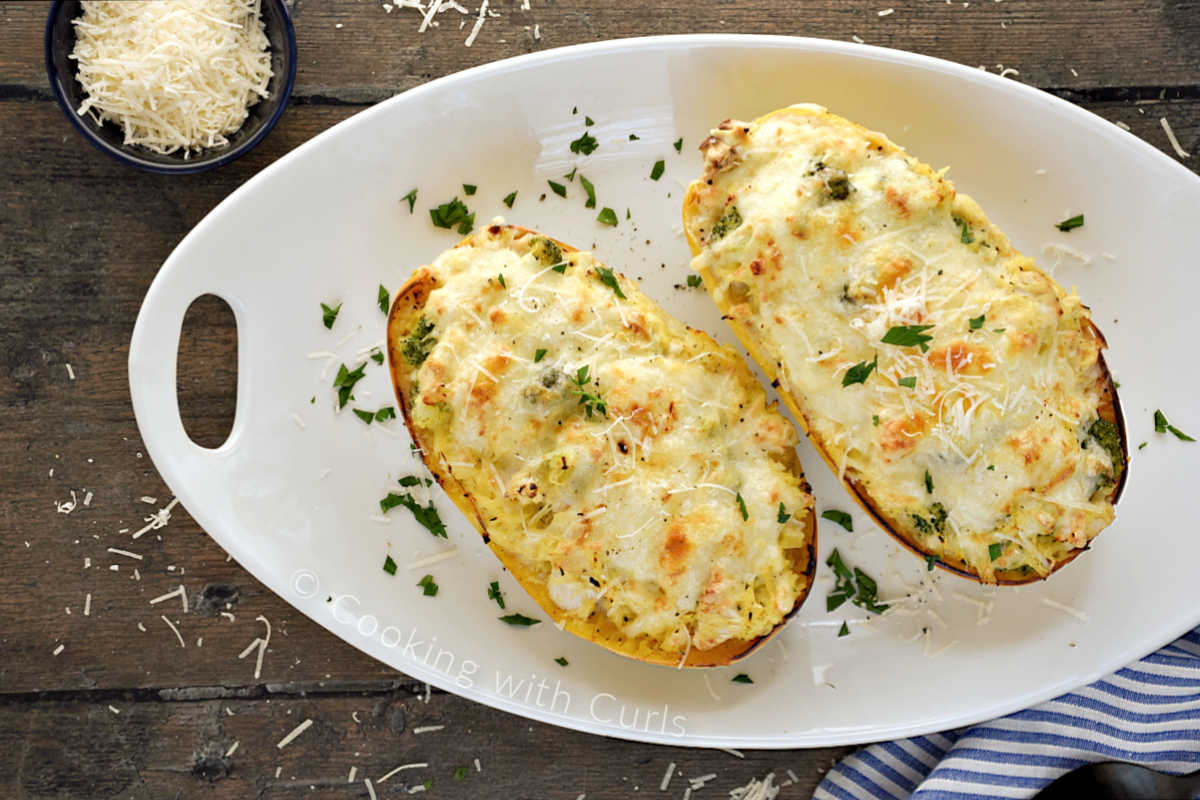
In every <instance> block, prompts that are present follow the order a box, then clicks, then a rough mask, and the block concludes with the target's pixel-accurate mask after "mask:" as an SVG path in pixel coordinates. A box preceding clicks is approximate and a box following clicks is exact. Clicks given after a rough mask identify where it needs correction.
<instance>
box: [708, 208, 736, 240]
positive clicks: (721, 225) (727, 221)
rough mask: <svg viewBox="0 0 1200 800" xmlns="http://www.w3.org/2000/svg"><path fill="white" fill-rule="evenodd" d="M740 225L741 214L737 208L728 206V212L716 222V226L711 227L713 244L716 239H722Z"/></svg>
mask: <svg viewBox="0 0 1200 800" xmlns="http://www.w3.org/2000/svg"><path fill="white" fill-rule="evenodd" d="M741 224H742V212H740V211H738V209H737V206H730V207H729V210H728V211H726V212H725V213H724V214H722V215H721V218H720V219H719V220H717V224H716V225H713V229H712V240H713V241H714V242H715V241H717V240H718V239H724V238H725V236H726V235H728V233H729V232H730V231H732V230H733V229H734V228H736V227H737V226H739V225H741Z"/></svg>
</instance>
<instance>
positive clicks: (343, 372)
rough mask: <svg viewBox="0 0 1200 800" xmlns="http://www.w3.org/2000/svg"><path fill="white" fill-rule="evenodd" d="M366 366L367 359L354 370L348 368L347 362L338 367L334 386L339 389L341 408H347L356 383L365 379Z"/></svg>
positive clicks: (339, 404)
mask: <svg viewBox="0 0 1200 800" xmlns="http://www.w3.org/2000/svg"><path fill="white" fill-rule="evenodd" d="M366 368H367V362H365V361H364V362H363V363H361V364H359V365H358V366H357V367H355V368H354V369H352V370H351V369H346V365H345V364H342V365H341V366H339V367H338V371H337V375H335V376H334V378H333V388H335V389H337V397H338V408H339V409H342V408H345V407H346V403H347V402H349V401H350V399H351V398H352V397H353V395H352V394H351V392H353V391H354V385H355V384H356V383H358V382H359V381H361V380H362V379H363V370H365V369H366Z"/></svg>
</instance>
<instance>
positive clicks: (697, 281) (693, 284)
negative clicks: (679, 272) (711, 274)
mask: <svg viewBox="0 0 1200 800" xmlns="http://www.w3.org/2000/svg"><path fill="white" fill-rule="evenodd" d="M687 285H688V288H689V289H697V288H699V287H701V286H703V285H704V279H703V278H701V277H700V276H699V275H688V276H687Z"/></svg>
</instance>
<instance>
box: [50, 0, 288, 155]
mask: <svg viewBox="0 0 1200 800" xmlns="http://www.w3.org/2000/svg"><path fill="white" fill-rule="evenodd" d="M82 5H83V13H82V14H81V15H80V16H79V17H78V18H77V19H76V20H75V34H76V41H75V49H74V51H73V52H72V53H71V58H72V59H74V60H75V61H76V62H78V68H77V71H76V80H77V81H78V82H79V84H80V86H82V87H83V90H84V92H86V93H87V99H86V100H84V101H83V103H82V104H81V105H80V106H79V108H78V109H77V112H78V113H79V114H80V115H83V114H88V113H91V114H92V116H93V117H94V118H95V119H96V120H97V121H99V122H111V123H113V124H114V125H116V126H117V127H119V128H120V129H121V130H122V132H123V133H124V134H125V144H127V145H128V144H138V145H142V146H144V147H146V148H148V149H150V150H152V151H154V152H156V153H163V154H168V153H174V152H177V151H179V150H183V151H185V155H186V154H187V153H188V152H190V151H192V150H198V149H200V148H204V147H218V146H221V145H225V144H228V143H229V139H228V138H227V136H228V135H229V134H232V133H233V132H234V131H236V130H238V128H240V127H242V123H244V122H245V121H246V116H247V113H248V109H249V107H250V106H251V105H253V104H254V103H257V102H258V101H259V100H260V99H262V98H264V97H266V96H267V81H268V79H270V77H271V53H270V44H269V42H268V41H267V36H266V33H265V32H264V30H263V22H262V18H261V17H260V16H259V9H258V0H161V1H160V2H155V3H125V2H104V1H103V0H92V1H90V2H84V3H83V4H82Z"/></svg>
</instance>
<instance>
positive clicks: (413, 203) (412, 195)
mask: <svg viewBox="0 0 1200 800" xmlns="http://www.w3.org/2000/svg"><path fill="white" fill-rule="evenodd" d="M405 200H407V201H408V213H409V214H411V213H413V211H415V210H416V208H417V190H416V189H413V190H412V191H410V192H409V193H408V194H406V195H404V197H401V198H400V202H404V201H405Z"/></svg>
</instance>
